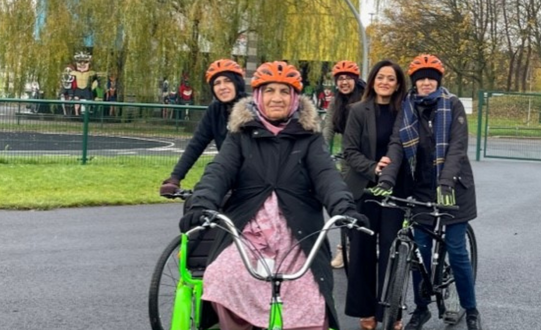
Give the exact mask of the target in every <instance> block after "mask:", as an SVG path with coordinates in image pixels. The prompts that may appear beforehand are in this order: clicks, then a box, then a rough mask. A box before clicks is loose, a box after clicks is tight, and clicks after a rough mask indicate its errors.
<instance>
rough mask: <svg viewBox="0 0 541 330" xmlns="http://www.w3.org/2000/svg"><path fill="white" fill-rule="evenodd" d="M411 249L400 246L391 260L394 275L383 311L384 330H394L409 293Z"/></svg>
mask: <svg viewBox="0 0 541 330" xmlns="http://www.w3.org/2000/svg"><path fill="white" fill-rule="evenodd" d="M408 254H409V247H408V246H407V245H405V244H400V245H399V246H398V251H397V252H396V256H395V258H389V262H392V263H393V265H392V266H391V268H390V269H391V272H392V274H391V275H390V276H389V279H390V283H389V287H388V290H387V294H386V299H385V303H386V304H385V306H384V310H383V320H382V322H383V327H382V329H383V330H393V329H394V324H395V322H396V321H397V320H398V316H399V313H400V311H401V310H402V302H403V301H404V295H405V294H406V292H407V286H408V281H409V269H410V267H411V264H410V263H409V262H408Z"/></svg>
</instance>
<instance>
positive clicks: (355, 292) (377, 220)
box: [345, 196, 404, 321]
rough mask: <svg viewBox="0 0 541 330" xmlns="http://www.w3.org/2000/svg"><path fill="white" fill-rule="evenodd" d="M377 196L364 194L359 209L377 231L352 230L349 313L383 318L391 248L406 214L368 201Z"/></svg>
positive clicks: (359, 201)
mask: <svg viewBox="0 0 541 330" xmlns="http://www.w3.org/2000/svg"><path fill="white" fill-rule="evenodd" d="M375 198H377V197H373V196H370V197H364V196H363V197H361V199H360V200H358V201H357V211H359V212H362V213H364V214H365V215H366V216H367V217H368V219H369V220H370V229H372V230H374V231H375V232H376V234H375V235H374V236H369V235H366V234H364V233H362V232H359V231H356V230H353V231H351V234H350V254H349V256H350V263H349V272H348V287H347V293H346V310H345V313H346V315H348V316H353V317H359V318H365V317H371V316H376V318H377V319H378V321H381V318H382V316H383V310H382V308H381V306H380V305H379V297H380V294H381V290H382V288H383V281H384V280H385V270H386V267H387V261H388V259H389V249H390V247H391V244H392V242H393V240H394V239H395V238H396V234H397V232H398V230H400V228H401V227H402V222H403V219H404V214H403V212H402V211H400V210H397V209H389V208H383V207H381V206H379V205H378V204H376V203H365V202H364V201H365V200H366V199H375ZM378 245H379V258H378V256H377V251H378Z"/></svg>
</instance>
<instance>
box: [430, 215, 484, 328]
mask: <svg viewBox="0 0 541 330" xmlns="http://www.w3.org/2000/svg"><path fill="white" fill-rule="evenodd" d="M466 249H467V250H468V255H469V258H470V262H471V265H472V273H473V280H474V281H475V279H476V278H477V240H476V239H475V233H474V232H473V228H472V227H471V226H470V224H468V226H467V227H466ZM442 265H443V269H442V274H441V279H442V284H444V285H443V289H442V292H441V295H440V296H437V297H436V299H437V300H438V305H439V306H440V308H441V312H442V314H443V315H442V316H443V321H444V322H445V323H446V324H451V325H452V324H456V323H458V322H459V321H460V319H461V318H462V317H463V316H464V312H465V311H464V309H463V308H462V307H461V306H460V300H459V297H458V291H457V288H456V283H455V280H454V276H453V273H452V270H451V266H450V265H449V257H448V255H447V254H445V261H444V262H443V263H442ZM445 283H450V284H448V285H445Z"/></svg>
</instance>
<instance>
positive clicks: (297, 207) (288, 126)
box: [180, 61, 367, 330]
mask: <svg viewBox="0 0 541 330" xmlns="http://www.w3.org/2000/svg"><path fill="white" fill-rule="evenodd" d="M251 84H252V87H253V89H254V94H253V98H247V99H244V100H241V101H240V102H238V103H237V104H236V105H235V106H234V108H233V112H232V114H231V116H230V118H229V125H228V127H229V129H230V134H228V136H227V138H226V140H225V142H224V143H223V146H222V149H221V150H220V152H219V154H218V155H217V156H216V158H215V159H214V161H213V162H212V163H210V164H209V165H207V167H206V169H205V173H204V174H203V177H202V178H201V181H200V182H199V183H198V184H197V186H196V187H195V191H194V193H193V196H192V199H193V200H192V204H191V207H190V208H189V209H188V210H187V212H186V214H185V216H184V217H183V218H182V219H181V221H180V228H181V231H182V232H186V231H187V230H189V229H190V228H192V227H193V226H196V225H198V224H199V221H200V217H201V215H202V212H203V210H205V209H210V210H218V209H219V208H220V206H221V203H222V199H223V198H224V196H225V195H226V193H227V192H228V191H232V194H231V197H230V198H229V200H228V201H227V203H226V204H225V206H224V208H223V213H225V214H227V215H228V216H229V217H230V218H231V219H232V221H233V222H234V224H235V226H236V227H237V228H239V230H240V231H242V235H243V237H244V238H245V239H246V240H247V241H249V243H248V245H249V246H252V247H254V249H256V250H257V253H256V254H255V255H260V256H263V257H264V258H265V259H272V260H274V264H275V265H280V271H283V272H285V273H291V272H295V271H298V270H299V269H300V266H302V265H303V264H304V262H305V260H306V258H307V256H308V253H309V252H310V250H311V248H312V246H313V245H314V243H315V241H316V239H317V237H316V236H317V235H314V234H315V233H318V231H319V230H321V228H322V227H323V225H324V224H325V220H324V217H323V206H325V207H326V209H327V211H328V213H329V215H331V216H334V215H342V214H345V215H348V216H351V217H353V218H356V219H357V220H358V221H359V224H360V225H361V226H364V225H366V221H367V220H366V218H365V217H364V216H363V215H362V214H359V213H358V212H356V210H355V204H354V202H353V198H352V196H351V193H350V192H349V191H348V189H347V187H346V184H345V183H344V181H343V180H342V179H341V177H340V174H339V172H338V171H337V169H336V167H335V165H334V164H333V162H332V160H331V157H330V155H329V153H328V152H327V151H326V150H325V147H324V145H325V142H324V140H323V137H322V136H321V133H320V126H319V119H318V114H317V111H316V109H315V106H314V105H313V103H312V102H311V101H310V100H308V99H307V98H306V97H304V96H301V95H300V93H301V90H302V80H301V75H300V73H299V72H298V71H297V69H296V68H295V67H294V66H292V65H289V64H287V63H285V62H278V61H277V62H268V63H263V64H262V65H261V66H260V67H259V68H257V70H256V72H255V74H254V78H253V79H252V82H251ZM217 235H218V236H217V238H216V239H215V241H214V245H213V247H212V251H211V253H210V256H209V261H210V264H209V266H207V268H206V270H205V274H204V276H203V283H204V289H203V292H204V293H203V296H202V299H203V301H204V306H203V315H202V323H203V326H204V325H205V323H209V325H212V324H213V323H212V320H213V319H214V320H215V316H216V315H217V316H218V320H219V325H220V327H219V328H220V329H222V330H239V329H253V326H255V327H259V328H266V326H267V324H268V317H269V310H270V305H269V300H268V297H269V294H270V292H271V283H268V282H264V281H260V280H257V279H254V278H253V277H252V276H251V275H250V274H249V273H248V271H247V270H246V268H245V266H244V264H243V262H242V260H241V258H240V255H239V252H238V251H237V249H236V247H235V245H234V244H232V238H231V236H230V235H227V234H226V233H225V232H223V231H219V232H218V233H217ZM255 255H252V254H250V256H251V258H252V261H253V262H255V260H256V259H255ZM330 260H331V254H330V250H329V246H328V245H325V246H323V247H322V248H320V250H319V251H318V252H317V254H316V257H315V260H314V262H313V263H312V265H311V266H310V270H309V271H308V273H306V274H305V275H304V276H303V277H301V278H300V279H298V280H296V281H294V282H284V283H283V284H282V286H281V295H282V298H283V301H285V302H286V303H285V304H284V307H283V315H284V320H286V323H285V329H291V330H293V329H298V330H300V329H303V330H328V329H329V327H331V328H333V329H339V327H338V318H337V315H336V311H335V308H334V300H333V294H332V292H333V283H334V281H333V273H332V269H331V267H330V265H329V264H330ZM272 271H276V270H275V269H273V270H272ZM224 274H234V277H235V280H234V281H231V280H224ZM211 306H212V307H211ZM213 316H214V317H213Z"/></svg>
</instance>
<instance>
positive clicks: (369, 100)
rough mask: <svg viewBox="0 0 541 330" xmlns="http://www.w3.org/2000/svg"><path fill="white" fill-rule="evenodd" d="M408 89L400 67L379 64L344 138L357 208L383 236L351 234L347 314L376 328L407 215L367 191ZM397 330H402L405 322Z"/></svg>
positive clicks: (374, 180) (347, 178)
mask: <svg viewBox="0 0 541 330" xmlns="http://www.w3.org/2000/svg"><path fill="white" fill-rule="evenodd" d="M405 94H406V81H405V77H404V73H403V72H402V69H401V68H400V66H398V65H397V64H396V63H394V62H391V61H389V60H383V61H380V62H378V63H376V65H374V67H373V68H372V70H371V71H370V74H369V75H368V83H367V88H366V90H365V94H364V97H363V101H362V102H360V103H355V104H354V105H352V107H351V111H350V114H349V118H348V121H347V125H346V130H345V132H344V137H343V139H342V149H343V151H344V156H345V158H346V162H347V165H348V166H347V171H346V173H345V177H344V180H345V181H346V184H347V185H348V187H349V188H350V190H351V191H352V192H353V197H354V199H355V202H356V204H357V210H358V211H361V210H362V212H363V213H364V214H365V215H366V216H367V217H368V219H370V229H372V230H373V231H375V232H376V233H377V234H378V236H379V239H378V238H377V237H376V236H372V237H366V235H363V236H360V235H358V233H354V232H351V233H350V268H349V272H348V289H347V294H346V315H349V316H354V317H359V318H360V327H361V329H362V330H373V329H376V324H377V322H376V320H380V321H381V318H382V309H381V306H379V304H378V302H379V297H380V295H381V290H382V288H383V282H384V279H385V270H386V268H387V260H388V258H389V249H390V247H391V244H392V242H393V240H394V239H395V238H396V234H397V232H398V230H399V229H400V228H401V226H402V220H403V214H402V212H400V211H399V210H396V209H387V208H382V207H380V206H379V205H377V204H375V203H365V200H366V199H374V197H373V196H366V195H363V191H364V189H365V188H367V187H368V188H369V187H373V186H375V185H376V184H377V176H378V174H379V173H380V172H381V170H382V169H383V168H384V167H385V166H387V164H389V162H390V160H389V157H387V145H388V143H389V139H390V137H391V134H392V132H393V126H394V121H395V119H396V115H397V114H398V111H399V110H400V108H401V103H402V99H403V98H404V95H405ZM399 186H400V188H404V187H403V185H399ZM378 242H379V251H380V252H379V261H378V257H377V250H378ZM395 329H397V330H401V329H402V325H401V323H400V322H397V324H396V325H395Z"/></svg>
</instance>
